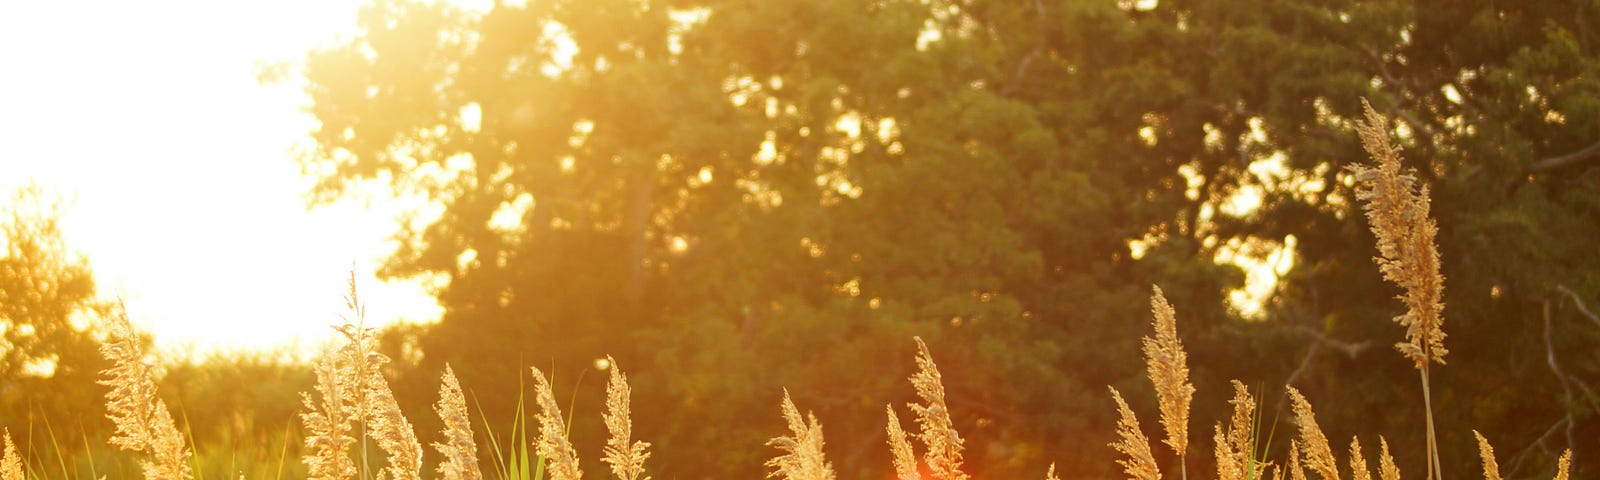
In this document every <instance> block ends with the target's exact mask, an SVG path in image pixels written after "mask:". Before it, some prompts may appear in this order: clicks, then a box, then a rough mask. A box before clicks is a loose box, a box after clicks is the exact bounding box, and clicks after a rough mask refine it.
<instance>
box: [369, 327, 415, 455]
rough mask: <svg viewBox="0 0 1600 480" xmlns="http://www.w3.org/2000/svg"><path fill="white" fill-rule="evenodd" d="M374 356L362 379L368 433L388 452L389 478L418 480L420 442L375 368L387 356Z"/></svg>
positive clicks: (379, 446)
mask: <svg viewBox="0 0 1600 480" xmlns="http://www.w3.org/2000/svg"><path fill="white" fill-rule="evenodd" d="M373 359H374V360H375V362H374V365H373V368H371V369H368V371H367V378H366V382H365V383H366V384H365V387H366V388H365V395H366V399H367V405H368V406H369V410H368V418H367V419H366V423H367V424H368V425H369V429H370V430H371V431H370V432H369V433H370V435H371V437H372V439H373V440H374V441H375V442H376V443H377V444H378V448H381V449H383V451H384V453H387V454H389V466H388V467H386V468H385V471H386V472H387V473H388V474H389V478H391V479H393V480H421V478H422V444H421V443H418V442H417V432H416V430H415V429H413V428H412V427H411V422H410V421H407V420H406V416H405V414H404V413H402V412H401V411H400V403H399V402H398V401H396V400H395V398H394V392H393V391H391V390H390V389H389V382H388V381H387V380H384V378H383V374H382V373H380V372H379V371H378V369H377V367H378V366H379V365H382V363H383V362H386V361H387V360H388V359H387V358H385V357H383V356H382V355H376V354H374V357H373Z"/></svg>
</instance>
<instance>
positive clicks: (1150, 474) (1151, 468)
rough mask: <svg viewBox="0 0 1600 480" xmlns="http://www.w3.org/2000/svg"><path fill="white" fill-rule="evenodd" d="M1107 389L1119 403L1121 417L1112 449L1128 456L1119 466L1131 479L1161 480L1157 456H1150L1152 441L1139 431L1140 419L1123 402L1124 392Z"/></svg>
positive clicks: (1118, 409) (1120, 461)
mask: <svg viewBox="0 0 1600 480" xmlns="http://www.w3.org/2000/svg"><path fill="white" fill-rule="evenodd" d="M1106 388H1109V389H1111V399H1112V400H1116V401H1117V414H1118V415H1121V418H1119V419H1118V420H1117V437H1118V440H1117V441H1115V442H1112V443H1111V448H1114V449H1116V450H1117V451H1118V452H1121V453H1122V454H1123V455H1125V456H1127V458H1124V459H1120V460H1117V464H1119V465H1122V471H1123V472H1124V473H1127V474H1128V478H1129V479H1132V480H1160V479H1161V470H1160V469H1159V468H1156V460H1155V456H1153V455H1151V454H1150V439H1149V438H1146V437H1145V436H1144V432H1143V431H1142V430H1140V429H1139V418H1138V417H1136V416H1134V414H1133V409H1130V408H1128V402H1125V401H1123V400H1122V392H1118V391H1117V389H1116V388H1115V387H1106Z"/></svg>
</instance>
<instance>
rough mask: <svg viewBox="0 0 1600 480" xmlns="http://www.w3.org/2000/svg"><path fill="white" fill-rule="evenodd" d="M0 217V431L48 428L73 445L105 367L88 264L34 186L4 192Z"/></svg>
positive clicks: (100, 308)
mask: <svg viewBox="0 0 1600 480" xmlns="http://www.w3.org/2000/svg"><path fill="white" fill-rule="evenodd" d="M3 215H4V217H0V231H3V232H4V234H3V235H4V236H3V237H0V245H3V248H4V255H3V256H0V411H5V412H12V413H13V414H15V415H16V417H15V418H6V419H4V420H3V421H0V425H3V426H6V427H12V428H13V429H16V430H19V431H31V430H25V429H28V428H29V427H30V426H37V427H38V428H39V429H40V430H41V431H42V430H43V428H44V427H45V425H46V424H47V423H49V422H55V423H56V427H55V428H61V429H62V433H61V434H62V435H63V438H73V437H70V436H67V435H74V434H75V433H74V432H73V430H75V428H64V427H72V423H70V421H71V420H73V419H75V418H78V417H79V416H81V415H82V412H87V411H96V410H99V409H100V404H99V400H100V396H101V395H100V390H99V388H98V386H96V385H95V383H94V380H95V379H96V378H98V375H99V372H100V370H101V369H103V368H104V367H105V361H104V360H103V359H102V358H101V357H100V351H99V342H98V341H97V340H96V339H95V337H94V336H93V333H92V332H93V331H94V328H93V327H94V326H95V325H96V322H98V321H99V319H100V318H101V317H102V316H103V315H104V314H105V313H106V311H107V309H108V308H109V305H107V304H106V303H105V302H103V301H101V300H100V299H98V298H96V297H95V287H94V277H93V275H92V271H91V270H90V268H89V264H88V261H87V260H85V259H84V258H83V257H81V256H78V255H75V254H74V253H73V252H71V251H69V250H68V249H67V247H66V245H65V244H64V243H63V242H62V239H61V225H60V215H61V209H60V205H59V203H58V201H56V200H55V199H53V198H51V197H50V196H49V195H48V194H47V193H45V192H44V191H43V190H42V189H40V188H39V187H37V186H31V185H30V186H27V187H23V188H21V189H18V190H16V191H15V192H12V193H11V198H10V202H9V204H8V207H7V208H6V209H5V211H4V213H3Z"/></svg>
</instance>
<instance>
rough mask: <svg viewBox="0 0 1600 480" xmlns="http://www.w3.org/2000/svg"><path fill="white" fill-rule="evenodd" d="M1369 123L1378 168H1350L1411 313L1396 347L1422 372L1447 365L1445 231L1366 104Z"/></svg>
mask: <svg viewBox="0 0 1600 480" xmlns="http://www.w3.org/2000/svg"><path fill="white" fill-rule="evenodd" d="M1362 106H1363V107H1364V108H1365V109H1366V120H1365V121H1363V122H1359V123H1358V124H1357V126H1356V131H1357V132H1358V133H1359V134H1360V135H1361V143H1362V145H1363V146H1364V147H1365V148H1366V150H1367V153H1369V154H1371V155H1372V158H1373V160H1375V161H1377V163H1378V165H1377V166H1376V167H1369V166H1365V165H1356V166H1352V167H1351V168H1350V171H1351V172H1352V173H1354V174H1355V177H1356V180H1357V182H1358V185H1357V189H1356V199H1357V200H1360V201H1361V202H1362V203H1363V208H1364V209H1365V210H1366V213H1367V220H1368V221H1369V222H1370V223H1371V224H1372V233H1373V234H1374V235H1375V236H1376V237H1377V244H1378V255H1379V256H1378V257H1377V258H1375V259H1374V260H1376V261H1377V262H1378V270H1379V271H1381V272H1383V277H1384V278H1385V279H1388V280H1389V281H1390V282H1393V283H1394V284H1395V285H1398V286H1400V288H1402V289H1404V290H1405V293H1403V294H1401V295H1400V299H1401V300H1402V301H1403V302H1405V305H1406V313H1405V314H1404V315H1401V316H1399V317H1395V322H1397V323H1399V324H1400V325H1401V326H1403V327H1405V328H1406V342H1404V343H1400V344H1397V345H1396V348H1398V349H1399V350H1400V352H1401V353H1402V354H1404V355H1405V356H1406V358H1409V359H1411V361H1412V362H1414V363H1416V365H1417V368H1422V367H1423V365H1425V364H1427V363H1429V362H1434V363H1440V364H1443V363H1444V356H1445V354H1447V353H1449V351H1448V350H1446V349H1445V348H1444V338H1445V334H1444V330H1443V325H1444V318H1443V317H1442V316H1441V315H1440V312H1441V311H1443V310H1444V300H1443V295H1444V276H1443V275H1441V274H1440V273H1439V249H1438V248H1437V247H1436V246H1435V245H1434V237H1435V236H1437V235H1438V232H1439V227H1438V225H1437V224H1436V223H1435V222H1434V220H1433V219H1432V218H1430V217H1429V215H1428V210H1429V200H1428V188H1427V187H1426V186H1423V187H1420V188H1419V187H1417V185H1416V183H1417V180H1416V177H1414V176H1412V175H1411V174H1410V173H1407V172H1405V171H1403V169H1402V167H1401V166H1400V149H1399V147H1396V146H1395V145H1394V144H1392V143H1390V141H1389V132H1388V130H1387V128H1386V127H1385V125H1387V120H1385V119H1384V118H1383V116H1382V115H1379V114H1378V112H1377V111H1376V110H1373V108H1372V105H1370V104H1368V103H1366V101H1365V100H1363V101H1362Z"/></svg>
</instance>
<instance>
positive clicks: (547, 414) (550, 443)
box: [529, 367, 583, 480]
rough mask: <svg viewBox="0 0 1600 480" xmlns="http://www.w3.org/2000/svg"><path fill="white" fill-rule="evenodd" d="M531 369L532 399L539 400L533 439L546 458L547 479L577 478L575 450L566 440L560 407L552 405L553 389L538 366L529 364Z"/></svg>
mask: <svg viewBox="0 0 1600 480" xmlns="http://www.w3.org/2000/svg"><path fill="white" fill-rule="evenodd" d="M529 369H530V370H533V381H534V385H533V388H534V399H535V400H536V401H537V402H538V404H539V413H538V418H539V440H538V442H537V445H538V450H539V455H540V456H543V457H544V458H545V461H546V462H549V470H548V471H547V473H548V474H549V475H550V477H549V478H550V479H551V480H580V479H582V478H583V470H581V469H580V468H578V453H577V451H575V450H573V449H572V442H570V441H568V440H567V427H566V423H565V422H563V421H562V420H561V408H560V407H559V406H558V405H556V394H555V391H554V390H552V389H551V388H550V380H548V379H546V378H545V376H544V372H540V371H539V368H538V367H529Z"/></svg>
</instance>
